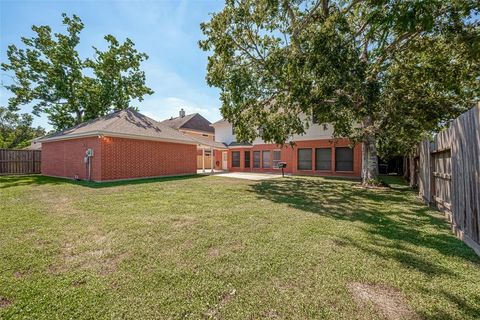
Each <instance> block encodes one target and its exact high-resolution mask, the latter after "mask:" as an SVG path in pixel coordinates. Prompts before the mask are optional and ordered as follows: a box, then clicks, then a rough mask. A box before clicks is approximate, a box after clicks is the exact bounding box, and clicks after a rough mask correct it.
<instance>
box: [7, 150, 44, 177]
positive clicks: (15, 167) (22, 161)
mask: <svg viewBox="0 0 480 320" xmlns="http://www.w3.org/2000/svg"><path fill="white" fill-rule="evenodd" d="M41 155H42V151H40V150H10V149H0V175H5V174H29V173H40V164H41Z"/></svg>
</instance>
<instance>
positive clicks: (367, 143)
mask: <svg viewBox="0 0 480 320" xmlns="http://www.w3.org/2000/svg"><path fill="white" fill-rule="evenodd" d="M475 10H477V11H478V4H477V1H473V0H456V1H444V0H424V1H420V0H419V1H397V0H352V1H342V0H338V1H333V0H331V1H329V0H317V1H303V0H298V1H287V0H283V1H282V0H258V1H250V0H237V1H230V0H228V1H226V4H225V7H224V9H223V10H222V11H221V12H218V13H215V14H213V16H212V18H211V20H210V21H209V22H207V23H203V24H202V25H201V29H202V31H203V33H204V34H205V35H206V39H205V40H202V41H200V47H201V48H202V49H203V50H205V51H209V52H211V56H210V57H209V63H208V67H207V71H208V72H207V81H208V83H209V85H211V86H216V87H218V88H220V89H221V100H222V107H221V112H222V114H223V116H224V117H225V118H226V119H227V120H229V121H230V122H232V123H233V124H234V125H235V131H236V134H237V136H238V137H239V139H242V140H247V141H251V140H253V139H254V138H255V137H256V136H257V135H258V131H257V128H259V127H260V126H261V127H262V128H263V130H262V138H263V139H264V140H266V141H271V142H276V143H280V144H283V143H285V142H286V141H288V139H289V138H290V137H291V136H292V134H301V133H304V131H305V128H306V127H307V126H308V123H309V121H311V119H312V117H313V116H314V117H316V118H317V119H318V120H320V121H321V122H329V123H332V124H333V125H334V129H335V135H336V136H347V137H350V138H351V139H352V141H353V142H362V148H363V159H362V160H363V161H362V165H363V167H362V177H363V181H364V183H368V182H369V181H371V180H372V179H375V178H376V177H377V147H380V150H381V151H382V150H383V151H384V152H385V153H386V154H392V153H396V152H400V151H404V150H407V149H411V148H412V146H413V145H414V143H415V142H416V141H417V140H418V138H417V137H418V135H420V134H422V133H424V132H426V131H428V130H434V129H436V128H438V127H439V126H440V125H441V124H442V123H445V121H447V120H448V119H451V118H452V117H455V116H457V115H458V114H459V113H461V112H462V111H464V110H465V108H467V107H469V106H470V102H471V101H473V99H475V98H478V92H479V91H478V89H479V85H478V77H479V69H478V66H479V63H478V62H479V59H478V51H477V54H475V53H474V52H475V50H473V49H472V48H473V47H474V46H476V47H477V48H478V40H479V37H478V31H479V28H478V21H475V19H472V18H470V19H469V17H470V16H471V15H472V13H473V12H475ZM302 115H307V117H306V118H305V117H304V116H302ZM414 138H415V139H414ZM399 141H400V142H401V145H400V144H399V145H396V144H397V143H398V142H399Z"/></svg>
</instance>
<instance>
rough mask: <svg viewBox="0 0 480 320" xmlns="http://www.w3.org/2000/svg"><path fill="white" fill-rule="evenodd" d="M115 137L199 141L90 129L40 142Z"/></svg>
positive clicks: (195, 143) (40, 140) (181, 141)
mask: <svg viewBox="0 0 480 320" xmlns="http://www.w3.org/2000/svg"><path fill="white" fill-rule="evenodd" d="M95 136H98V137H101V136H106V137H113V138H125V139H135V140H148V141H160V142H171V143H178V144H189V145H195V146H196V145H197V144H198V143H197V142H195V141H185V140H180V139H170V138H159V137H151V136H144V135H140V134H124V133H118V132H110V131H103V130H101V131H89V132H84V133H76V134H69V135H65V136H60V137H52V138H44V139H42V138H40V139H38V140H37V141H38V142H42V143H43V142H54V141H63V140H73V139H80V138H88V137H95Z"/></svg>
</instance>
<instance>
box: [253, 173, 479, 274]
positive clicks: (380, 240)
mask: <svg viewBox="0 0 480 320" xmlns="http://www.w3.org/2000/svg"><path fill="white" fill-rule="evenodd" d="M389 182H390V183H389V184H393V183H394V184H395V189H384V190H367V189H363V188H359V187H358V184H355V183H352V182H347V181H345V180H335V179H323V178H286V179H272V180H267V181H263V182H261V183H258V184H254V185H252V188H253V192H255V193H256V194H257V197H258V198H260V199H266V200H269V201H272V202H275V203H282V204H287V205H288V206H290V207H292V208H295V209H299V210H303V211H305V212H309V213H313V214H318V215H322V216H325V217H328V218H332V219H338V220H343V221H352V222H355V221H360V222H363V223H364V224H363V225H360V226H359V225H356V228H360V229H362V230H363V231H365V233H367V234H370V235H371V236H372V237H369V239H368V240H367V241H364V240H362V241H363V242H359V241H357V240H355V239H351V238H345V237H344V238H343V239H344V240H346V241H347V243H349V244H350V245H351V246H355V247H357V248H359V249H361V250H363V251H366V252H369V253H372V254H375V255H378V256H382V257H384V258H388V259H395V260H396V261H398V262H399V263H401V264H403V265H405V266H407V267H411V268H414V269H416V270H418V271H421V272H423V273H425V274H427V275H439V274H449V273H451V271H449V270H448V269H446V268H444V267H442V266H440V265H438V264H435V263H432V262H429V261H427V260H426V259H425V258H422V256H421V254H419V253H418V252H409V251H411V250H407V249H406V247H405V246H404V245H403V244H406V245H413V246H414V248H415V246H417V247H419V248H421V247H424V248H429V249H433V250H436V251H437V252H439V253H441V254H443V255H445V256H454V257H460V258H462V259H465V260H467V261H470V262H473V263H480V257H478V256H477V255H476V254H475V253H474V251H473V250H472V249H470V248H469V247H467V246H466V245H465V244H464V243H463V242H462V241H461V240H459V239H457V238H456V237H455V236H454V235H452V234H450V233H449V232H450V230H449V226H448V223H447V222H446V221H445V220H443V219H442V218H441V217H440V216H435V215H434V214H433V212H432V211H431V210H430V209H429V208H428V207H425V206H423V205H422V203H421V202H420V201H418V202H417V201H416V200H415V199H414V196H413V194H412V193H411V191H408V189H404V188H403V185H404V184H403V183H402V182H401V178H398V177H397V178H390V179H389ZM402 204H404V205H402ZM399 205H400V207H399ZM431 228H435V229H438V232H436V231H435V230H434V231H433V232H432V231H431ZM426 229H428V230H430V231H428V232H427V231H425V230H426ZM392 243H393V245H392ZM389 246H390V247H389ZM410 247H411V246H410Z"/></svg>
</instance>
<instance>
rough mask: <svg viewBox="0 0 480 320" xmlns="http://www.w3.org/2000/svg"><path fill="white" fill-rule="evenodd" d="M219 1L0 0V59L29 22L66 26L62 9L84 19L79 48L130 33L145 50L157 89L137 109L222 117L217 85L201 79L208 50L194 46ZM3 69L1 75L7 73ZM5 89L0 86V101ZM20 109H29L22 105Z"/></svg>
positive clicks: (38, 121) (86, 51)
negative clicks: (63, 23)
mask: <svg viewBox="0 0 480 320" xmlns="http://www.w3.org/2000/svg"><path fill="white" fill-rule="evenodd" d="M222 7H223V1H192V0H191V1H163V0H162V1H153V0H131V1H127V0H75V1H74V0H50V1H46V0H0V20H1V21H0V50H1V53H0V54H1V55H0V59H1V61H2V62H3V61H5V59H6V49H7V46H8V45H9V44H16V45H17V46H21V42H20V37H22V36H27V37H30V36H32V35H33V32H32V31H31V26H32V25H50V26H51V27H52V28H53V30H54V31H62V32H64V28H63V26H62V25H61V19H62V18H61V13H62V12H65V13H67V14H69V15H71V14H77V15H78V16H79V17H80V18H81V19H82V21H83V23H84V24H85V28H84V30H83V32H82V34H81V44H80V46H79V52H80V54H81V55H82V57H84V58H85V57H91V56H92V54H93V49H92V48H91V46H96V47H98V48H100V49H103V48H105V41H104V40H103V37H104V35H106V34H112V35H114V36H115V37H117V39H119V40H122V41H123V40H124V39H125V38H127V37H128V38H130V39H132V40H133V42H134V43H135V45H136V48H137V49H138V50H139V51H142V52H145V53H147V54H148V55H149V57H150V58H149V59H148V60H147V61H146V62H144V63H143V70H144V71H145V72H146V76H147V85H148V86H150V87H151V88H152V89H153V90H154V91H155V93H154V94H153V95H151V96H146V97H145V100H144V101H142V102H140V103H135V105H138V106H139V108H140V112H142V113H144V114H146V115H148V116H150V117H152V118H154V119H157V120H163V119H166V118H169V117H170V116H175V115H177V114H178V111H179V110H180V107H183V108H185V110H186V111H187V113H192V112H199V113H201V114H202V115H203V116H204V117H206V118H207V119H208V120H210V121H212V122H213V121H216V120H218V119H220V117H221V116H220V112H219V107H220V101H219V91H218V89H216V88H210V87H209V86H208V85H207V83H206V81H205V74H206V64H207V56H208V55H207V53H205V52H203V51H202V50H200V49H199V47H198V44H197V43H198V40H199V39H202V38H203V35H202V33H201V31H200V27H199V24H200V23H201V22H203V21H207V20H209V13H211V12H216V11H219V10H221V8H222ZM1 72H2V81H3V82H4V83H7V82H8V81H9V78H8V77H6V76H5V74H4V72H3V71H1ZM8 97H9V93H8V92H7V91H6V90H5V89H4V88H1V89H0V103H1V104H2V105H5V104H6V102H7V99H8ZM22 111H23V112H30V111H31V108H30V107H29V106H25V107H23V108H22ZM34 125H41V126H43V127H46V128H47V129H51V126H50V125H49V124H48V120H47V119H46V117H35V121H34Z"/></svg>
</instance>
